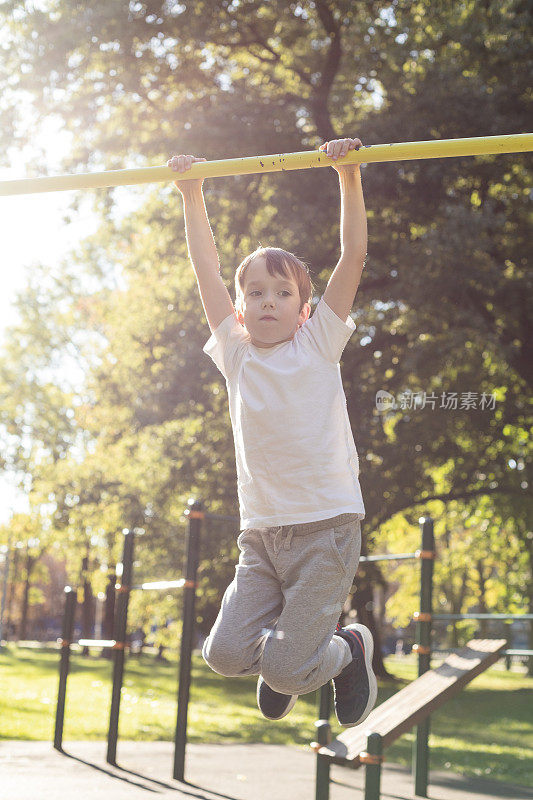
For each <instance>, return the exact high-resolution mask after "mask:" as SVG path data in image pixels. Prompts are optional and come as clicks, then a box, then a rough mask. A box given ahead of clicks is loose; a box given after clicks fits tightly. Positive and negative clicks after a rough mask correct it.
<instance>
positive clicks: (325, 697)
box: [315, 681, 331, 800]
mask: <svg viewBox="0 0 533 800" xmlns="http://www.w3.org/2000/svg"><path fill="white" fill-rule="evenodd" d="M330 713H331V683H330V682H329V681H328V682H327V683H325V684H324V685H323V686H321V687H320V695H319V710H318V716H319V719H318V720H317V721H316V722H315V728H316V729H317V745H320V746H323V745H326V744H329V743H330V741H331V725H330V724H329V716H330ZM329 766H330V762H329V759H328V758H326V757H325V756H321V755H320V753H319V752H318V747H317V754H316V787H315V800H329Z"/></svg>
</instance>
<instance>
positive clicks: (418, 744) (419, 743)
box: [413, 517, 435, 797]
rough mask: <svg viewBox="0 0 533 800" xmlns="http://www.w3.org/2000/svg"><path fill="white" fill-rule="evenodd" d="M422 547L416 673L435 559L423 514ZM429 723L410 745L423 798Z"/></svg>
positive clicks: (425, 645) (426, 643)
mask: <svg viewBox="0 0 533 800" xmlns="http://www.w3.org/2000/svg"><path fill="white" fill-rule="evenodd" d="M421 523H422V549H421V551H420V553H419V557H420V559H421V561H422V566H421V570H420V611H419V612H418V613H417V614H415V619H416V620H417V639H418V644H416V645H415V647H414V648H413V649H414V650H415V651H416V652H418V676H419V677H420V676H421V675H423V674H424V672H427V671H428V669H430V668H431V608H432V597H433V560H434V558H435V536H434V533H433V520H432V519H431V517H423V518H422V519H421ZM429 724H430V718H429V716H427V717H426V718H425V719H424V720H422V722H420V723H419V724H418V725H417V729H416V739H415V742H414V746H413V773H414V775H415V794H416V795H418V796H420V797H427V789H428V771H429Z"/></svg>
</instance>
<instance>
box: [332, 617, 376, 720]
mask: <svg viewBox="0 0 533 800" xmlns="http://www.w3.org/2000/svg"><path fill="white" fill-rule="evenodd" d="M334 636H341V637H342V638H343V639H345V640H346V641H347V642H348V644H349V645H350V649H351V651H352V660H351V662H350V663H349V664H348V666H346V667H345V668H344V669H343V670H342V672H340V673H339V674H338V675H337V676H336V677H335V678H333V687H334V695H335V714H336V715H337V719H338V721H339V724H340V725H344V726H345V727H346V728H353V727H354V726H355V725H360V724H361V722H363V721H364V720H365V719H366V718H367V717H368V715H369V714H370V712H371V711H372V709H373V708H374V703H375V702H376V697H377V694H378V685H377V681H376V676H375V675H374V672H373V670H372V656H373V655H374V642H373V639H372V634H371V633H370V631H369V630H368V628H366V627H365V626H364V625H359V624H358V623H356V624H354V625H347V627H346V628H341V627H340V625H337V630H336V631H335V633H334Z"/></svg>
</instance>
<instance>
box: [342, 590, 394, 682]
mask: <svg viewBox="0 0 533 800" xmlns="http://www.w3.org/2000/svg"><path fill="white" fill-rule="evenodd" d="M372 596H373V592H372V584H371V583H370V582H369V581H368V580H364V581H361V582H360V583H359V585H358V587H357V592H356V593H355V594H354V595H353V607H354V608H355V610H356V611H357V621H358V622H360V623H361V624H362V625H366V627H367V628H368V629H369V630H370V632H371V633H372V638H373V639H374V657H373V659H372V669H373V670H374V672H375V674H376V676H377V677H378V678H384V679H385V680H388V681H394V680H396V678H395V677H394V675H391V674H390V672H388V671H387V669H386V667H385V664H384V662H383V653H382V649H381V635H380V632H379V630H378V626H377V625H376V620H375V618H374V613H373V602H372Z"/></svg>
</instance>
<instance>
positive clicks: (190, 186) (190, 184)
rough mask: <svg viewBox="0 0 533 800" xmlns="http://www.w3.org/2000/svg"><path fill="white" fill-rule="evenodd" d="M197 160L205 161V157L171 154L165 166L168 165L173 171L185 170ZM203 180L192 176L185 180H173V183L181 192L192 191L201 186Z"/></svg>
mask: <svg viewBox="0 0 533 800" xmlns="http://www.w3.org/2000/svg"><path fill="white" fill-rule="evenodd" d="M198 161H207V158H197V157H196V156H184V155H179V156H172V158H169V159H168V161H167V167H170V168H171V169H173V170H174V172H186V171H187V170H188V169H190V168H191V167H192V165H193V164H195V163H197V162H198ZM203 182H204V179H203V178H194V179H193V180H187V181H174V185H175V186H177V187H178V189H179V190H180V192H181V194H182V195H183V194H184V193H185V192H189V191H194V190H195V189H198V188H200V189H201V188H202V184H203Z"/></svg>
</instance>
